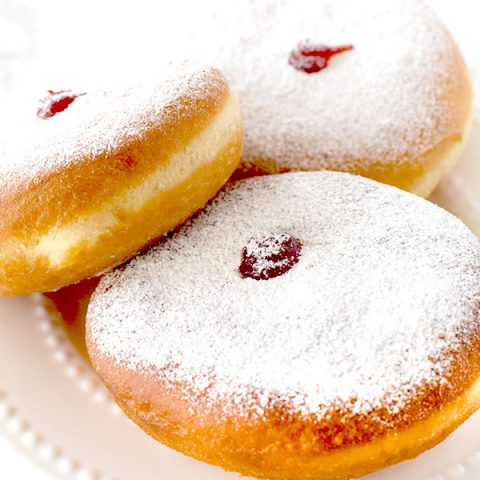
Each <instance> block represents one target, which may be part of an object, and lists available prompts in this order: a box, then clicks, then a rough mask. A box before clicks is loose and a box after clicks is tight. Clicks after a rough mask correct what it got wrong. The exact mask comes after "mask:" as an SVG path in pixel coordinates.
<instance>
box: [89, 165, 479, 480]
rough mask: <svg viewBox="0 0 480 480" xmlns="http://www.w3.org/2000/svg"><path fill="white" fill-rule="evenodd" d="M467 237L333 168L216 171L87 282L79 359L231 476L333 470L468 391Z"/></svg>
mask: <svg viewBox="0 0 480 480" xmlns="http://www.w3.org/2000/svg"><path fill="white" fill-rule="evenodd" d="M479 312H480V244H479V242H478V240H477V238H476V237H475V236H474V235H473V234H472V233H471V232H470V231H469V230H468V229H467V228H466V227H465V226H464V225H463V224H462V223H461V222H460V221H459V220H458V219H456V218H455V217H453V216H452V215H450V214H448V213H447V212H445V211H444V210H442V209H440V208H438V207H436V206H434V205H433V204H430V203H428V202H426V201H424V200H422V199H420V198H418V197H416V196H413V195H411V194H408V193H405V192H402V191H400V190H398V189H396V188H393V187H390V186H386V185H382V184H380V183H377V182H374V181H371V180H368V179H363V178H361V177H356V176H352V175H348V174H345V173H334V172H310V173H288V174H285V175H273V176H266V177H259V178H254V179H249V180H245V181H242V182H238V183H235V184H232V185H229V186H228V187H227V188H226V189H225V190H224V191H223V193H221V194H220V196H219V197H218V198H217V199H215V200H214V201H213V202H212V203H211V204H210V205H209V206H208V207H207V208H206V209H205V210H204V211H203V213H201V214H200V215H199V216H197V217H196V218H194V219H192V220H191V221H189V222H188V223H187V224H186V225H184V226H183V227H181V228H180V229H179V230H178V231H177V232H176V233H174V234H173V235H171V236H170V237H169V238H165V239H164V240H162V241H161V242H160V243H159V244H158V245H157V246H155V247H153V248H152V249H151V250H150V251H149V252H147V253H146V254H143V255H142V256H140V257H138V258H136V259H134V260H132V262H131V263H130V264H128V265H127V266H126V267H125V268H124V269H122V270H117V271H115V272H113V273H111V274H109V275H107V276H106V277H105V278H104V279H102V281H101V282H100V284H99V287H98V288H97V290H96V291H95V293H94V295H93V298H92V301H91V303H90V306H89V309H88V313H87V346H88V349H89V353H90V357H91V359H92V362H93V364H94V366H95V368H96V369H97V371H98V372H99V374H100V376H101V377H102V378H103V379H104V381H105V382H106V384H107V386H108V387H109V389H110V390H111V391H112V393H113V395H114V396H115V398H116V399H117V401H118V402H119V404H120V406H121V407H122V408H123V409H124V411H125V412H126V413H127V415H129V416H130V417H131V418H132V419H133V420H134V421H135V422H136V423H137V424H138V425H140V426H141V427H142V428H143V429H144V430H145V431H146V432H147V433H149V434H150V435H152V436H153V437H154V438H156V439H158V440H160V441H161V442H163V443H165V444H167V445H169V446H171V447H172V448H175V449H177V450H180V451H182V452H184V453H187V454H189V455H191V456H193V457H195V458H198V459H201V460H204V461H206V462H210V463H213V464H217V465H220V466H222V467H223V468H225V469H228V470H234V471H237V472H240V473H241V474H243V475H246V476H254V477H259V478H270V479H289V480H292V479H313V478H315V479H319V480H320V479H329V480H330V479H336V480H339V479H346V478H351V477H356V476H358V475H362V474H365V473H367V472H370V471H373V470H376V469H379V468H382V467H384V466H386V465H388V464H391V463H394V462H398V461H400V460H403V459H406V458H410V457H412V456H415V455H417V454H418V453H420V452H421V451H423V450H424V449H426V448H429V447H431V446H433V445H434V444H436V443H437V442H439V441H440V440H442V439H443V438H444V437H445V436H446V435H447V434H448V433H449V432H451V431H452V430H453V429H454V428H455V427H456V426H457V425H458V424H460V423H461V422H462V421H463V420H465V419H466V418H467V417H468V416H469V415H470V414H471V413H472V412H473V411H474V410H475V409H476V408H477V407H478V406H479V405H480V381H479V372H480V349H479V347H480V336H479V335H480V323H479Z"/></svg>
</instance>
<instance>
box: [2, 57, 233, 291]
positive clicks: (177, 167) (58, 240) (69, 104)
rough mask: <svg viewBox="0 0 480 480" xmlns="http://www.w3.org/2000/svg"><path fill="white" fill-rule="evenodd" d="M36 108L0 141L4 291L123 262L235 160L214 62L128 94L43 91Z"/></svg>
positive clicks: (214, 187) (76, 277) (227, 101)
mask: <svg viewBox="0 0 480 480" xmlns="http://www.w3.org/2000/svg"><path fill="white" fill-rule="evenodd" d="M63 110H65V111H63ZM59 112H61V113H59ZM38 115H39V116H40V117H41V119H36V121H33V120H32V122H31V123H29V124H26V125H23V126H22V127H21V128H20V129H19V130H18V132H17V135H16V136H14V137H13V138H7V139H6V141H5V142H4V144H3V145H1V146H0V158H1V162H0V205H1V210H2V215H1V216H0V293H2V294H23V293H29V292H33V291H47V290H54V289H57V288H60V287H62V286H64V285H68V284H71V283H74V282H78V281H80V280H82V279H84V278H88V277H92V276H95V275H98V274H100V273H102V272H104V271H106V270H109V269H110V268H112V267H114V266H116V265H118V264H120V263H122V262H124V261H125V260H127V259H129V258H131V257H132V256H133V255H134V254H135V253H137V252H138V251H139V250H140V249H141V248H142V247H144V246H145V245H146V244H148V243H151V242H152V241H153V240H154V239H156V238H158V237H159V236H161V235H163V234H165V233H166V232H167V231H169V230H170V229H172V228H173V227H175V226H177V225H178V224H180V223H181V222H182V221H183V220H185V219H186V218H188V217H189V216H190V215H191V214H192V213H194V212H195V211H196V210H198V209H199V208H202V207H203V206H204V205H205V203H206V202H207V201H208V200H209V199H210V198H211V197H212V196H214V195H215V194H216V193H217V191H218V190H219V189H220V187H221V186H222V185H223V183H224V182H225V181H226V179H227V178H228V177H229V176H230V175H231V173H232V171H233V170H234V169H235V168H236V166H237V165H238V161H239V159H240V149H241V135H242V132H241V123H240V113H239V107H238V102H237V99H236V97H235V95H234V94H233V93H232V92H231V91H230V89H229V86H228V84H227V82H226V80H225V78H224V77H223V75H222V74H221V73H220V72H219V71H218V70H215V69H212V68H210V67H206V68H205V67H203V68H201V69H198V70H194V69H193V70H192V69H191V68H190V67H187V66H184V67H179V68H178V69H170V70H169V71H168V73H167V74H165V75H164V77H163V78H162V79H161V81H159V82H158V83H155V84H145V85H143V86H140V87H135V88H130V89H126V90H125V89H123V90H117V91H110V92H99V93H95V92H88V93H86V94H85V93H84V92H79V94H75V93H73V92H50V95H49V96H48V98H46V99H45V102H44V104H43V105H42V106H41V108H40V109H39V111H38ZM50 117H53V118H50ZM32 118H34V117H33V115H32Z"/></svg>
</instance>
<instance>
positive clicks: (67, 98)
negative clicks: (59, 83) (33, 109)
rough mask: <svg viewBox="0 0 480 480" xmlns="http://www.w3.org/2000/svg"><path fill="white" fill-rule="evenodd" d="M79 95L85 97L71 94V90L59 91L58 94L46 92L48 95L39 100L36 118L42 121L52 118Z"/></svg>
mask: <svg viewBox="0 0 480 480" xmlns="http://www.w3.org/2000/svg"><path fill="white" fill-rule="evenodd" d="M81 95H85V93H73V92H72V91H71V90H59V91H58V92H54V91H53V90H48V95H47V96H46V97H45V98H42V99H41V100H40V107H39V108H38V110H37V117H39V118H42V119H44V120H45V119H47V118H50V117H53V116H54V115H56V114H57V113H60V112H63V111H64V110H65V109H67V108H68V106H69V105H70V104H71V103H72V102H73V101H74V100H75V99H76V98H78V97H80V96H81Z"/></svg>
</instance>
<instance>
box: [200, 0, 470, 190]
mask: <svg viewBox="0 0 480 480" xmlns="http://www.w3.org/2000/svg"><path fill="white" fill-rule="evenodd" d="M207 5H208V8H206V7H205V2H202V3H201V4H200V5H199V6H198V9H199V10H200V11H199V12H195V18H196V24H197V25H199V26H201V28H199V29H198V30H199V31H198V32H196V34H195V35H194V39H193V40H192V42H191V43H192V45H193V48H194V52H193V53H192V55H194V56H195V57H196V58H201V59H202V61H209V62H214V64H215V65H219V67H220V68H221V69H222V71H223V72H224V73H225V75H226V76H227V78H228V79H229V81H230V82H231V85H232V88H234V90H235V91H236V92H238V95H239V99H240V104H241V107H242V113H243V117H244V125H245V147H244V150H243V155H242V161H241V165H240V169H239V171H238V172H236V177H235V178H240V177H245V176H250V175H256V174H258V173H259V172H266V173H281V172H285V171H292V170H293V171H310V170H323V169H327V170H337V171H343V172H349V173H354V174H358V175H363V176H366V177H370V178H372V179H374V180H378V181H381V182H384V183H388V184H392V185H395V186H397V187H400V188H402V189H405V190H408V191H411V192H414V193H416V194H418V195H421V196H425V197H426V196H428V195H429V193H430V192H431V191H432V190H433V189H434V188H435V186H436V185H437V183H438V181H439V180H440V179H441V177H442V176H443V175H444V174H445V173H446V172H447V171H448V170H449V169H450V168H451V167H452V166H453V165H454V164H455V163H456V162H457V160H458V159H459V158H460V154H461V152H462V150H463V148H464V146H465V143H466V140H467V138H468V134H469V130H470V125H471V121H472V103H473V102H472V85H471V79H470V75H469V73H468V71H467V68H466V66H465V63H464V60H463V58H462V55H461V53H460V51H459V49H458V47H457V45H456V44H455V42H454V40H453V39H452V37H451V36H450V34H449V33H448V32H447V31H446V29H445V27H444V26H443V25H442V23H441V22H440V20H439V19H438V18H437V16H436V15H435V14H434V13H433V12H432V11H431V10H430V8H429V7H428V6H426V5H425V3H424V2H423V1H422V0H404V1H395V2H386V1H384V0H362V1H358V0H299V1H291V0H264V1H262V2H258V1H256V0H250V1H244V2H238V3H237V4H235V8H228V9H226V8H224V3H223V2H222V1H221V0H207ZM220 28H221V41H219V40H218V39H219V35H214V34H212V33H211V32H217V31H218V30H219V29H220ZM205 32H208V33H207V34H206V33H205ZM338 47H340V51H339V52H338V53H337V54H334V53H335V51H336V49H338ZM345 47H348V48H351V49H347V50H345ZM328 49H330V50H328ZM307 72H310V73H307Z"/></svg>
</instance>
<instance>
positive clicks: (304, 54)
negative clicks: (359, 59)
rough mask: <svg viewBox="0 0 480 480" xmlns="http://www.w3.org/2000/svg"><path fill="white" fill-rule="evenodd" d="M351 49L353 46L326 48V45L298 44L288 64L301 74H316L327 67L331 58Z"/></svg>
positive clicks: (291, 53)
mask: <svg viewBox="0 0 480 480" xmlns="http://www.w3.org/2000/svg"><path fill="white" fill-rule="evenodd" d="M352 49H353V45H342V46H340V47H327V46H326V45H314V44H310V43H300V44H299V45H298V46H297V47H296V48H294V49H293V50H292V51H291V52H290V55H289V57H288V63H289V64H290V65H291V66H292V67H293V68H295V69H296V70H299V71H301V72H305V73H317V72H320V71H321V70H323V69H324V68H327V67H328V62H329V61H330V59H331V58H332V57H333V56H335V55H338V54H340V53H343V52H348V51H349V50H352Z"/></svg>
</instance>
